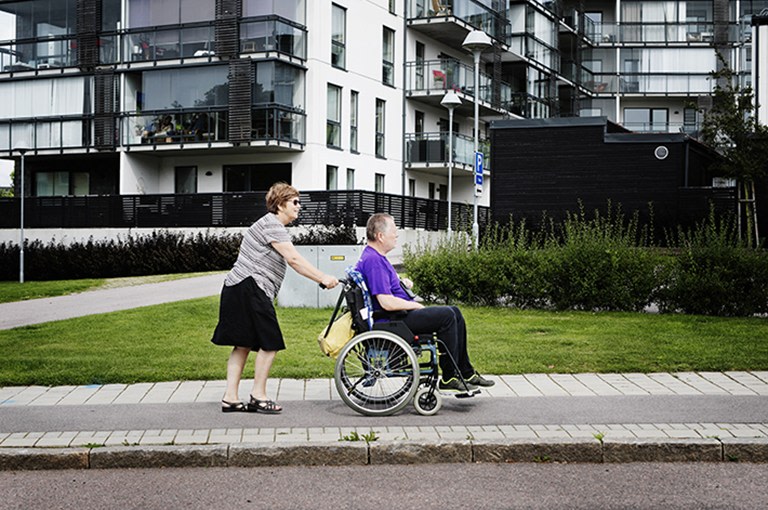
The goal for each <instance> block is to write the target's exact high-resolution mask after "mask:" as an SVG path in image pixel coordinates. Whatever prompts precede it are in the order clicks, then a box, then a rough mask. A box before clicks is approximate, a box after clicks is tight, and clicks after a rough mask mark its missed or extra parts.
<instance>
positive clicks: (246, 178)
mask: <svg viewBox="0 0 768 510" xmlns="http://www.w3.org/2000/svg"><path fill="white" fill-rule="evenodd" d="M280 181H282V182H287V183H289V184H290V183H291V164H290V163H271V164H264V165H224V191H267V190H268V189H269V188H270V187H271V186H272V185H273V184H274V183H276V182H280Z"/></svg>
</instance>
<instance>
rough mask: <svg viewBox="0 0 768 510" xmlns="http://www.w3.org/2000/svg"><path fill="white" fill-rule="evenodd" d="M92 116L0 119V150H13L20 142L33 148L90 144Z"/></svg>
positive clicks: (48, 148)
mask: <svg viewBox="0 0 768 510" xmlns="http://www.w3.org/2000/svg"><path fill="white" fill-rule="evenodd" d="M92 119H93V118H92V116H90V115H79V116H61V117H39V118H31V119H4V120H0V152H2V151H8V152H10V151H11V150H12V149H13V147H15V146H16V144H17V143H19V142H24V143H25V144H27V145H28V146H29V148H30V149H31V150H32V151H38V150H51V149H53V150H63V149H74V148H82V147H88V146H91V145H92V142H91V141H92V140H93V123H92Z"/></svg>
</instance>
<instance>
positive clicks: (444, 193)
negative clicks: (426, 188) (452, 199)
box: [437, 184, 448, 200]
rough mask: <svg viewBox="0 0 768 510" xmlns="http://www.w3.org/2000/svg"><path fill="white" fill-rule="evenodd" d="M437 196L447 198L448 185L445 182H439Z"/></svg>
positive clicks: (441, 198) (442, 198)
mask: <svg viewBox="0 0 768 510" xmlns="http://www.w3.org/2000/svg"><path fill="white" fill-rule="evenodd" d="M437 193H438V196H439V197H440V200H448V186H446V185H445V184H441V185H440V186H439V187H438V188H437Z"/></svg>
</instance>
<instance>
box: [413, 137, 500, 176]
mask: <svg viewBox="0 0 768 510" xmlns="http://www.w3.org/2000/svg"><path fill="white" fill-rule="evenodd" d="M448 137H449V133H447V132H444V131H443V132H433V133H408V134H406V138H405V139H406V146H407V155H406V158H407V161H408V162H409V163H415V164H418V163H442V164H448V160H449V157H448V147H449V140H448ZM478 148H479V150H480V151H481V152H482V153H483V155H484V156H485V159H484V165H485V166H484V168H486V169H490V167H489V166H488V164H489V162H490V142H489V141H487V140H480V142H479V143H478ZM474 162H475V141H474V139H473V138H472V137H470V136H467V135H462V134H456V133H454V134H453V163H454V164H455V165H464V166H473V165H474Z"/></svg>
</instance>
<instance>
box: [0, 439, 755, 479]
mask: <svg viewBox="0 0 768 510" xmlns="http://www.w3.org/2000/svg"><path fill="white" fill-rule="evenodd" d="M723 461H725V462H728V461H730V462H754V463H768V441H766V440H765V439H763V438H726V439H722V440H720V439H714V438H711V439H710V438H708V439H629V438H624V439H618V438H617V439H609V438H605V439H603V441H602V443H601V442H600V441H597V440H593V439H589V438H572V439H554V438H541V439H510V440H499V441H496V440H479V441H478V440H474V441H469V440H467V441H457V442H449V441H445V440H435V441H375V442H371V443H365V442H363V441H360V442H311V443H309V442H306V443H305V442H295V443H288V442H286V443H280V444H259V443H251V444H248V443H233V444H226V443H222V444H213V445H145V446H140V445H139V446H108V447H97V448H53V447H35V448H0V471H2V470H5V471H24V470H42V469H46V470H47V469H51V470H55V469H89V468H90V469H122V468H170V467H228V466H236V467H258V466H265V467H266V466H351V465H355V466H365V465H383V464H437V463H469V462H484V463H511V462H521V463H522V462H569V463H629V462H723Z"/></svg>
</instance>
